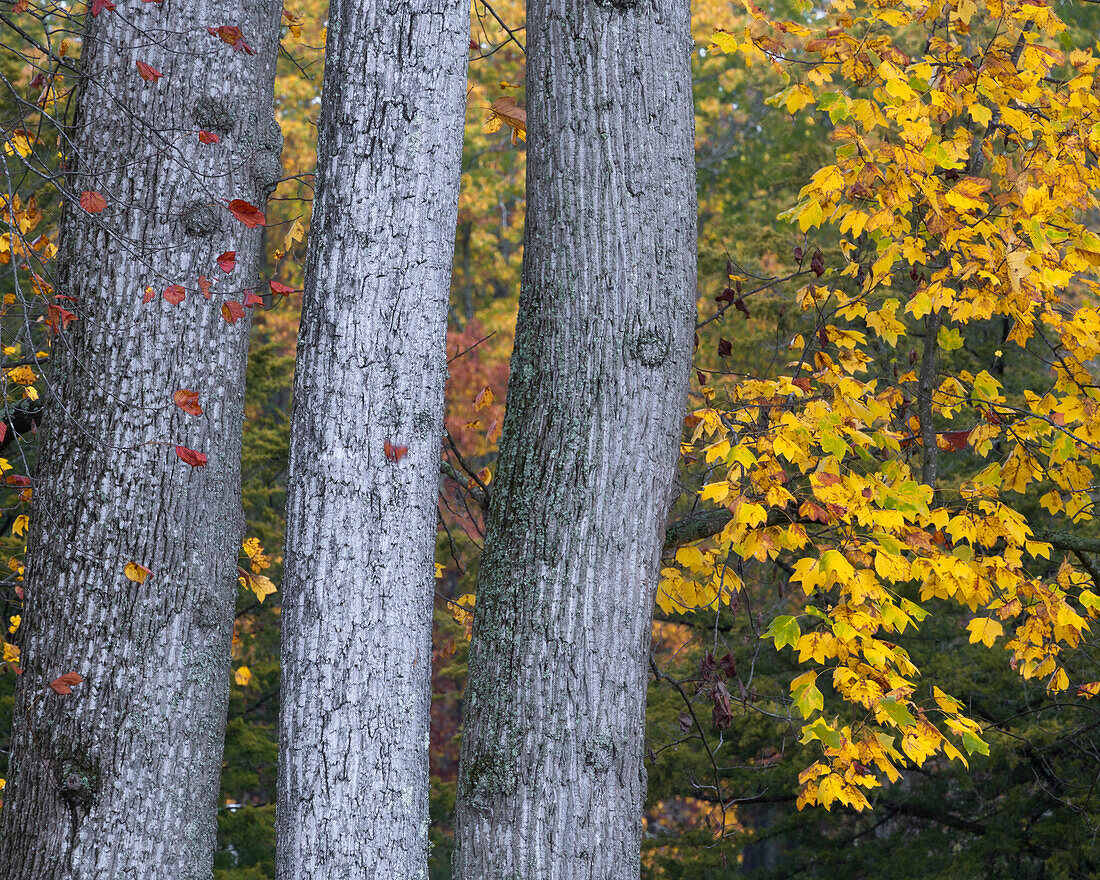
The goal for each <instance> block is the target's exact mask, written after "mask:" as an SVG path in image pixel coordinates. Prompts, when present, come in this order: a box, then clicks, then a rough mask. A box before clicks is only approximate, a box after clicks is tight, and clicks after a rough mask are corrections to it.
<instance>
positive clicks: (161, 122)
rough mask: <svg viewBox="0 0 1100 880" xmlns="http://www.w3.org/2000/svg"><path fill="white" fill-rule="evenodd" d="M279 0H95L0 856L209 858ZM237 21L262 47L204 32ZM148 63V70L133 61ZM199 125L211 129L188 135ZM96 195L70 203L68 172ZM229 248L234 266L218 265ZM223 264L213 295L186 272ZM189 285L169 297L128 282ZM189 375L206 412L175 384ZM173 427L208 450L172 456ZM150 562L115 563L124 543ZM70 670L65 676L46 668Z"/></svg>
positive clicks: (197, 862)
mask: <svg viewBox="0 0 1100 880" xmlns="http://www.w3.org/2000/svg"><path fill="white" fill-rule="evenodd" d="M279 16H280V4H278V3H272V2H270V0H244V2H227V0H195V2H191V3H187V4H180V3H176V2H165V3H164V4H148V5H147V4H142V3H133V4H126V5H125V7H124V6H123V4H121V3H119V8H118V9H117V10H115V11H112V10H109V9H108V10H104V11H101V12H100V14H99V15H98V16H95V17H93V16H91V15H89V16H88V18H87V29H86V31H85V35H84V40H83V46H82V58H81V73H82V78H81V85H80V90H79V92H78V96H77V109H76V125H75V128H74V130H73V132H72V137H73V142H72V143H73V150H72V154H71V155H70V157H69V168H70V172H69V173H68V174H67V183H68V185H69V187H70V190H71V192H72V193H74V196H73V197H72V198H71V199H70V200H69V203H68V206H67V208H66V210H65V215H64V218H63V221H62V228H61V232H60V240H61V244H60V247H61V251H60V253H59V256H58V263H57V277H56V279H55V284H56V287H57V290H58V292H59V293H62V294H65V295H68V296H72V297H75V299H76V302H75V305H74V304H69V303H67V302H65V301H62V302H65V304H66V307H67V308H70V309H71V310H72V311H73V312H75V313H76V314H77V315H78V316H79V320H78V321H76V323H75V324H73V325H72V326H71V327H70V328H69V329H68V330H66V331H63V332H62V333H61V334H60V335H59V336H58V337H57V340H56V341H55V343H54V346H53V355H52V357H51V363H52V364H53V367H52V370H51V372H50V376H49V378H50V387H49V398H48V404H47V407H46V415H45V421H44V423H43V427H42V431H41V449H40V457H39V466H38V469H37V473H36V479H35V487H34V502H33V512H32V527H31V532H30V540H29V545H28V552H27V566H26V583H25V607H24V613H23V624H22V629H21V631H20V634H21V635H22V636H23V637H24V643H23V645H22V666H23V674H22V676H21V677H20V679H19V684H18V686H17V689H16V695H15V709H14V727H13V734H12V743H11V765H10V769H9V778H8V785H7V788H6V789H5V791H4V808H3V811H2V837H0V876H2V877H4V878H8V880H55V878H56V880H62V878H65V880H69V878H81V880H123V878H124V880H144V878H148V880H164V878H169V877H170V878H181V880H182V878H209V877H210V876H211V871H212V858H213V851H214V845H215V831H216V817H217V807H218V783H219V775H220V772H221V759H222V742H223V734H224V724H225V715H226V709H227V702H228V691H229V666H230V661H229V648H230V637H231V633H232V622H233V608H234V601H235V598H236V595H237V574H236V564H237V558H238V554H239V552H240V544H241V538H242V530H243V518H242V514H241V501H240V454H241V424H242V416H243V392H244V376H245V363H246V358H247V352H248V327H249V321H248V319H247V317H245V318H243V319H241V320H238V321H237V322H236V323H235V324H233V325H229V324H228V323H227V322H226V321H225V319H224V318H223V317H222V314H221V311H220V305H221V302H222V301H224V300H226V299H236V300H240V299H241V298H242V296H241V293H240V289H241V287H242V286H244V285H250V284H253V283H255V280H256V278H257V274H258V271H259V268H260V265H261V257H262V254H261V250H260V231H259V230H256V229H247V228H245V227H244V226H243V225H242V224H241V223H240V222H239V221H238V220H236V219H234V217H233V216H232V215H231V214H230V213H229V212H228V211H227V210H226V207H225V206H226V205H227V203H228V202H229V200H231V199H243V200H245V201H248V202H251V203H252V204H256V205H260V206H262V205H263V204H264V201H265V200H266V198H267V195H268V194H269V191H270V189H271V187H272V186H273V185H274V183H275V181H276V180H277V179H278V177H279V176H280V165H279V152H280V150H281V145H282V137H281V134H280V133H279V128H278V125H277V124H276V123H275V120H274V116H273V111H272V107H273V83H274V68H275V58H276V50H277V41H278V34H279ZM223 24H224V25H230V24H232V25H237V26H239V27H240V28H241V30H242V31H243V33H244V37H245V39H246V40H247V42H248V43H249V44H250V45H251V47H253V48H254V49H255V51H256V53H257V54H255V55H254V56H250V55H248V54H246V53H244V52H241V51H234V49H233V48H232V47H231V46H230V45H227V44H226V43H225V42H223V41H221V40H219V39H217V38H216V37H213V36H211V35H209V34H208V33H207V31H206V26H207V25H213V26H220V25H223ZM136 61H142V62H145V63H146V64H148V65H150V66H151V67H152V68H154V69H155V70H156V71H159V72H160V73H161V74H163V77H162V78H161V79H159V80H156V81H154V82H146V81H144V80H143V79H142V78H141V76H140V75H139V72H138V68H137V67H136V64H135V62H136ZM200 129H203V130H208V131H212V132H214V133H217V134H218V135H219V136H220V143H218V144H203V143H200V142H199V139H198V134H197V133H198V131H199V130H200ZM85 190H91V191H96V192H99V193H101V194H102V195H103V197H104V198H105V200H106V202H107V208H106V209H105V210H104V211H103V212H102V213H99V214H86V213H85V212H84V211H83V210H81V209H80V208H79V207H77V206H76V205H75V201H76V199H77V198H78V197H79V194H80V193H81V192H82V191H85ZM223 251H236V254H237V265H236V269H235V271H234V272H233V273H232V274H231V275H228V276H227V275H225V274H224V273H223V272H221V270H220V269H218V268H217V266H216V263H215V259H216V257H217V256H218V255H219V254H220V253H222V252H223ZM203 274H205V275H206V276H208V277H211V278H213V277H215V276H217V277H218V284H217V286H216V287H215V288H214V291H213V299H212V300H210V301H207V300H206V299H205V298H204V297H203V296H202V294H201V293H200V292H199V277H200V275H203ZM174 284H178V285H181V286H183V287H184V288H185V290H186V299H185V300H184V301H183V302H182V303H181V304H179V305H172V304H170V303H169V302H168V301H166V300H165V299H164V298H162V297H161V296H160V295H159V294H158V295H157V297H156V298H155V299H154V300H152V301H151V302H149V303H147V304H143V303H142V291H143V289H144V288H145V287H146V285H149V286H151V287H152V288H154V289H155V290H157V291H162V290H163V289H165V288H166V287H168V286H169V285H174ZM179 389H186V390H189V391H195V392H197V393H198V399H199V403H200V405H201V406H202V408H203V410H204V414H203V415H202V416H201V417H195V416H192V415H188V414H186V413H184V412H183V411H182V410H181V409H178V408H177V407H176V406H174V405H173V393H174V392H175V391H177V390H179ZM175 444H180V445H182V446H186V447H188V448H191V449H195V450H198V451H200V452H202V453H205V454H206V455H207V456H208V460H207V463H206V466H205V467H194V468H192V467H190V466H189V465H188V464H186V463H185V462H184V461H182V460H181V459H180V458H179V457H177V455H176V453H175V451H174V448H173V447H174V445H175ZM131 561H133V562H136V563H138V564H140V565H144V566H147V567H148V568H149V569H151V572H152V573H151V574H150V575H149V576H148V578H147V579H146V580H145V582H144V583H140V584H139V583H137V582H135V581H133V580H130V579H127V578H126V577H125V576H124V574H123V569H124V566H125V565H126V563H128V562H131ZM70 672H77V673H79V674H80V675H81V676H83V678H84V682H83V683H82V684H79V685H77V686H76V687H75V689H74V691H73V693H72V694H69V695H66V696H62V695H59V694H57V693H54V692H53V691H52V690H50V689H49V688H48V682H50V681H51V680H53V679H56V678H57V677H59V676H61V675H63V674H66V673H70Z"/></svg>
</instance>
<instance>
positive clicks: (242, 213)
mask: <svg viewBox="0 0 1100 880" xmlns="http://www.w3.org/2000/svg"><path fill="white" fill-rule="evenodd" d="M229 213H230V214H232V215H233V216H234V217H236V218H237V219H238V220H240V221H241V222H242V223H243V224H244V225H245V226H247V227H248V228H249V229H255V228H256V227H257V226H263V225H264V224H266V223H267V218H266V217H264V212H263V211H261V210H260V209H259V208H257V207H256V206H255V205H250V204H249V203H248V202H246V201H245V200H244V199H233V201H231V202H230V203H229Z"/></svg>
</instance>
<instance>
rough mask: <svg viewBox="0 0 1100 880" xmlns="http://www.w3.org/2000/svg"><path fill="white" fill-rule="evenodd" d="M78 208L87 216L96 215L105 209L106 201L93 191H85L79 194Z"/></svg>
mask: <svg viewBox="0 0 1100 880" xmlns="http://www.w3.org/2000/svg"><path fill="white" fill-rule="evenodd" d="M80 207H82V208H83V209H84V210H85V211H87V212H88V213H89V214H98V213H99V212H100V211H102V210H103V209H104V208H106V207H107V200H106V199H105V198H103V196H101V195H100V194H99V193H97V192H96V191H95V190H85V191H84V192H82V193H81V194H80Z"/></svg>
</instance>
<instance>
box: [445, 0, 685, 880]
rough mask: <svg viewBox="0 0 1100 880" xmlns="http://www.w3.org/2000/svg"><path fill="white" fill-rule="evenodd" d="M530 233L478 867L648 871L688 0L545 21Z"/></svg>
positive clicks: (538, 54)
mask: <svg viewBox="0 0 1100 880" xmlns="http://www.w3.org/2000/svg"><path fill="white" fill-rule="evenodd" d="M526 34H527V40H528V47H527V48H528V55H527V61H528V66H527V79H526V84H527V100H528V104H527V112H528V131H529V136H528V154H527V230H526V241H525V250H524V266H523V276H522V291H521V298H520V307H519V317H518V321H517V327H516V343H515V350H514V353H513V355H512V367H511V376H510V379H509V386H508V410H507V415H506V417H505V425H504V433H503V436H502V439H501V445H500V459H499V466H498V472H497V474H496V477H495V479H494V481H493V486H492V493H491V500H490V511H489V516H488V524H487V527H488V532H487V538H486V547H485V552H484V554H483V556H482V561H481V572H480V577H479V581H478V593H477V603H476V608H475V623H474V639H473V644H472V647H471V654H470V666H469V669H470V673H469V682H468V686H467V690H466V702H465V706H464V733H463V743H462V767H461V770H460V779H459V790H458V804H457V815H456V820H457V821H456V836H455V843H456V848H455V855H454V868H455V876H456V878H459V880H519V878H524V880H526V878H539V880H585V878H599V880H627V878H631V880H637V877H638V873H639V870H640V845H641V808H642V803H643V799H644V793H645V772H644V768H643V765H642V749H643V738H644V730H645V697H646V682H647V678H646V675H647V673H646V661H647V657H648V649H649V639H650V618H651V612H652V606H653V601H654V595H655V590H656V583H657V577H658V566H659V559H660V553H661V547H662V544H663V540H664V523H665V518H666V515H667V512H668V508H669V504H670V499H671V493H672V486H673V480H674V474H675V468H676V462H677V457H678V453H679V440H680V432H681V425H682V420H683V414H684V407H685V395H686V389H687V379H688V369H689V364H690V358H691V349H692V333H693V329H694V320H695V308H694V304H695V296H696V288H695V248H696V241H695V224H696V197H695V169H694V116H693V112H692V100H691V77H690V67H689V62H690V52H691V46H692V42H691V37H690V33H689V4H688V3H687V0H639V2H637V3H634V2H631V0H600V2H597V0H548V2H544V3H537V4H530V5H529V7H528V18H527V31H526Z"/></svg>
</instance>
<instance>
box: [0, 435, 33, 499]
mask: <svg viewBox="0 0 1100 880" xmlns="http://www.w3.org/2000/svg"><path fill="white" fill-rule="evenodd" d="M4 427H5V428H7V427H8V426H7V424H5V425H4ZM4 482H5V483H7V484H8V485H9V486H19V487H20V488H26V487H27V486H29V485H31V478H30V477H28V476H27V475H26V474H8V475H7V476H6V477H4Z"/></svg>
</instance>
